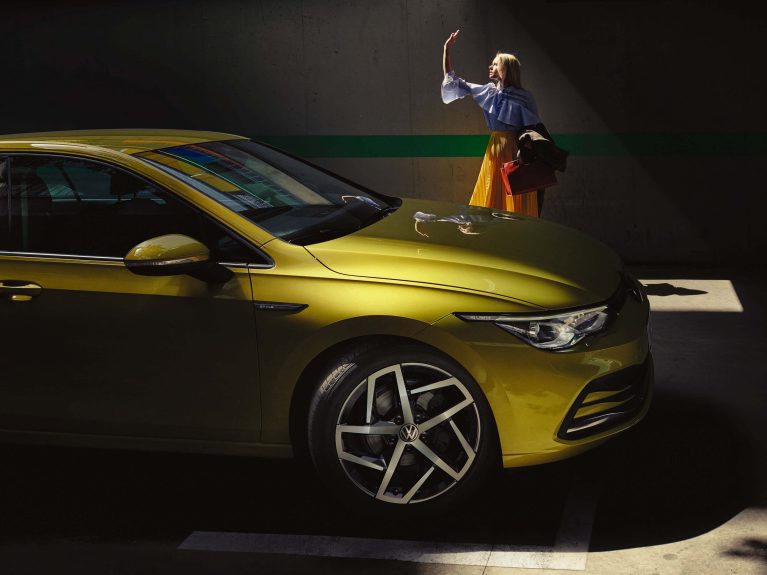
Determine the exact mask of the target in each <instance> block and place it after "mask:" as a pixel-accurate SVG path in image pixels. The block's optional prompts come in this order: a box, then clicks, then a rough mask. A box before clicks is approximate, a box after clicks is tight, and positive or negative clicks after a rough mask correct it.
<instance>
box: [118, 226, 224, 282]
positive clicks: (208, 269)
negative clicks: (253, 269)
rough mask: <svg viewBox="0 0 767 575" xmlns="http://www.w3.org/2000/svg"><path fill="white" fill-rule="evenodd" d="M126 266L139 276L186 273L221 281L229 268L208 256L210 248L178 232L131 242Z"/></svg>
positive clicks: (125, 260)
mask: <svg viewBox="0 0 767 575" xmlns="http://www.w3.org/2000/svg"><path fill="white" fill-rule="evenodd" d="M123 262H124V263H125V267H127V268H128V269H129V270H130V271H132V272H133V273H134V274H137V275H140V276H175V275H181V274H187V275H190V276H192V277H193V278H197V279H199V280H202V281H204V282H210V283H224V282H226V281H228V280H229V279H230V278H231V277H232V272H231V271H230V270H228V269H227V268H225V267H224V266H222V265H219V264H218V263H216V262H214V261H212V260H211V259H210V250H209V249H208V248H207V247H206V246H205V245H203V244H201V243H200V242H198V241H197V240H195V239H193V238H190V237H188V236H182V235H180V234H169V235H167V236H158V237H156V238H152V239H149V240H146V241H144V242H141V243H140V244H138V245H137V246H134V247H133V248H132V249H131V250H130V251H129V252H128V253H127V254H126V256H125V258H123Z"/></svg>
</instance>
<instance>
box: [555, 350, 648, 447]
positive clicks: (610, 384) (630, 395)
mask: <svg viewBox="0 0 767 575" xmlns="http://www.w3.org/2000/svg"><path fill="white" fill-rule="evenodd" d="M652 369H653V366H652V356H651V355H649V354H648V355H647V359H645V361H644V363H641V364H639V365H632V366H631V367H627V368H625V369H621V370H619V371H616V372H613V373H610V374H608V375H605V376H603V377H599V378H597V379H595V380H594V381H592V382H590V383H589V384H588V385H587V386H586V387H585V388H584V389H583V391H581V393H580V394H579V395H578V398H577V399H576V400H575V403H573V405H572V407H571V408H570V411H568V413H567V417H565V421H564V423H563V424H562V426H561V427H560V428H559V432H558V433H557V437H559V438H560V439H582V438H584V437H588V436H590V435H596V434H597V433H601V432H603V431H606V430H608V429H611V428H613V427H616V426H618V425H620V424H622V423H624V422H626V421H628V420H629V419H631V418H632V417H634V416H635V415H636V414H637V413H639V411H641V409H642V406H643V405H644V401H645V398H646V397H647V393H648V391H649V389H648V387H649V383H650V381H651V380H652ZM648 372H649V373H648Z"/></svg>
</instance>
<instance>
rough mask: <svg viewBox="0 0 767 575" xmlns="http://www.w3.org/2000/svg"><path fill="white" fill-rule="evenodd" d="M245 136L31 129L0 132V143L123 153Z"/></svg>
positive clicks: (144, 131) (163, 131)
mask: <svg viewBox="0 0 767 575" xmlns="http://www.w3.org/2000/svg"><path fill="white" fill-rule="evenodd" d="M244 139H247V138H246V137H245V136H237V135H234V134H226V133H224V132H205V131H197V130H144V129H116V130H72V131H66V132H34V133H26V134H3V135H0V144H13V143H15V142H18V143H20V144H27V145H28V144H30V143H38V144H57V143H63V144H80V145H85V146H95V147H98V148H106V149H109V150H114V151H116V152H122V153H124V154H138V153H139V152H145V151H148V150H157V149H160V148H168V147H171V146H181V145H185V144H199V143H200V142H211V141H220V140H244Z"/></svg>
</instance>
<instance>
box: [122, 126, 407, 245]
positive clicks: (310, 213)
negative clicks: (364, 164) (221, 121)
mask: <svg viewBox="0 0 767 575" xmlns="http://www.w3.org/2000/svg"><path fill="white" fill-rule="evenodd" d="M137 157H139V158H141V159H143V160H144V161H147V162H149V163H151V164H153V165H155V166H157V167H158V168H160V169H162V170H164V171H166V172H168V173H170V174H172V175H173V176H175V177H176V178H178V179H180V180H183V181H184V182H186V183H188V184H189V185H191V186H193V187H194V188H195V189H197V190H199V191H200V192H202V193H204V194H205V195H206V196H208V197H210V198H212V199H214V200H216V201H217V202H219V203H220V204H222V205H224V206H226V207H228V208H229V209H231V210H233V211H235V212H237V213H238V214H240V215H242V216H244V217H246V218H248V219H249V220H251V221H252V222H254V223H256V224H257V225H259V226H260V227H262V228H264V229H265V230H267V231H268V232H269V233H271V234H272V235H274V236H276V237H278V238H281V239H283V240H285V241H288V242H291V243H295V244H298V245H308V244H313V243H318V242H322V241H326V240H329V239H333V238H337V237H340V236H344V235H346V234H350V233H352V232H354V231H356V230H358V229H360V228H363V227H365V226H368V225H370V224H372V223H373V222H376V221H378V220H379V219H381V218H383V217H385V216H386V215H388V214H389V213H391V212H392V211H394V210H396V209H397V207H399V205H400V204H401V200H399V199H398V198H393V197H389V196H384V195H383V194H378V193H375V192H373V191H371V190H368V189H366V188H364V187H362V186H359V185H357V184H354V183H352V182H350V181H348V180H346V179H345V178H342V177H340V176H336V175H334V174H331V173H330V172H328V171H326V170H323V169H322V168H319V167H317V166H314V165H312V164H309V163H308V162H305V161H303V160H300V159H298V158H295V157H293V156H290V155H288V154H285V153H284V152H280V151H278V150H276V149H274V148H271V147H269V146H265V145H263V144H258V143H256V142H252V141H249V140H230V141H221V142H205V143H200V144H189V145H184V146H174V147H170V148H162V149H159V150H152V151H148V152H142V153H140V154H137Z"/></svg>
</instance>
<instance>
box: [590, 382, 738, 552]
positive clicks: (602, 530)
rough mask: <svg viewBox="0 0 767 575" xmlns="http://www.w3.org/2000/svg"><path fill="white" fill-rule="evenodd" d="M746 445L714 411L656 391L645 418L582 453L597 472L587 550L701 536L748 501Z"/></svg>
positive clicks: (686, 398) (721, 414)
mask: <svg viewBox="0 0 767 575" xmlns="http://www.w3.org/2000/svg"><path fill="white" fill-rule="evenodd" d="M747 450H748V443H747V441H746V440H745V438H744V437H743V434H742V432H741V431H740V430H739V428H738V426H737V424H736V423H734V422H733V421H732V420H731V419H730V418H729V417H728V416H727V414H726V413H725V412H723V411H722V410H720V409H718V408H717V407H716V406H713V405H710V404H706V403H704V402H701V401H699V400H696V399H695V398H691V397H689V396H686V395H683V394H677V393H669V392H657V393H656V396H655V398H654V403H653V405H652V409H651V410H650V412H649V413H648V415H647V417H646V418H645V420H644V421H643V422H642V423H640V424H639V425H638V426H637V427H635V428H634V429H632V430H631V431H630V432H629V433H627V434H625V435H623V436H621V437H618V438H616V439H614V440H613V441H612V442H610V443H608V444H606V445H605V446H604V447H602V448H600V449H598V450H596V451H594V452H592V453H590V454H586V455H584V456H583V457H582V458H581V462H580V463H581V465H583V466H586V467H588V468H589V469H590V470H591V472H593V473H599V474H600V475H601V476H602V477H601V478H600V479H599V480H600V482H601V484H602V488H601V490H600V497H599V503H598V507H597V514H596V518H595V522H594V532H593V537H592V543H591V550H592V551H604V550H611V549H625V548H633V547H644V546H648V545H659V544H663V543H670V542H674V541H680V540H684V539H689V538H692V537H695V536H698V535H702V534H704V533H707V532H709V531H711V530H712V529H714V528H716V527H719V526H720V525H722V524H724V523H725V522H727V521H728V520H730V519H731V518H732V517H734V516H735V515H737V514H738V513H740V512H741V511H743V510H744V509H745V508H746V507H748V505H749V504H750V492H751V488H752V486H751V484H750V479H749V478H750V477H751V476H752V472H751V469H750V461H749V459H748V454H747Z"/></svg>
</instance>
